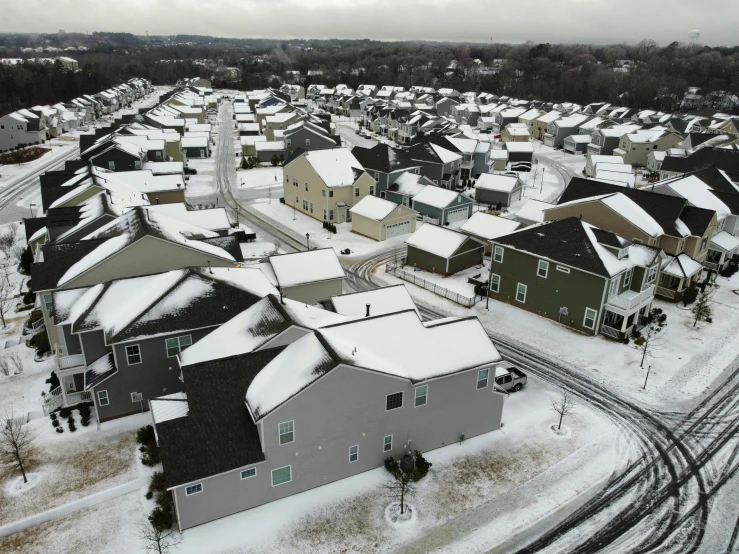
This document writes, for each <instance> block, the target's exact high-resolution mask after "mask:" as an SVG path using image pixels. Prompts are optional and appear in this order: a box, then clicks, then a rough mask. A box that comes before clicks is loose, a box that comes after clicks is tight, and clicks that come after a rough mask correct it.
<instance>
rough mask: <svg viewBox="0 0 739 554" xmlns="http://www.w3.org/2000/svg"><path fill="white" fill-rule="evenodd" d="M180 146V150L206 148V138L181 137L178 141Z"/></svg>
mask: <svg viewBox="0 0 739 554" xmlns="http://www.w3.org/2000/svg"><path fill="white" fill-rule="evenodd" d="M180 144H181V145H182V148H207V147H208V137H193V136H189V137H184V136H183V137H182V138H181V139H180Z"/></svg>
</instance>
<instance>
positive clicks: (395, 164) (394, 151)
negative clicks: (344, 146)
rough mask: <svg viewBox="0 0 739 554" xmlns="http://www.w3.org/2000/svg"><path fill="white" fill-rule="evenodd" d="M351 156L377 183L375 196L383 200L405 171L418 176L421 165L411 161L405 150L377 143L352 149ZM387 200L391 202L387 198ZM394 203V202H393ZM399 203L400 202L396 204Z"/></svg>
mask: <svg viewBox="0 0 739 554" xmlns="http://www.w3.org/2000/svg"><path fill="white" fill-rule="evenodd" d="M352 154H353V155H354V157H355V158H356V159H357V161H358V162H359V163H360V164H362V167H363V168H364V169H365V171H366V172H367V173H369V174H370V176H371V177H372V178H373V179H374V180H375V181H377V185H376V187H375V195H376V196H379V197H380V198H385V197H386V196H385V195H386V193H387V191H388V188H389V187H390V186H391V185H392V184H393V183H394V182H395V181H396V179H398V177H399V176H400V175H401V174H403V173H404V172H406V171H410V172H412V173H417V174H420V170H421V164H420V163H419V162H417V161H414V160H412V159H411V157H410V156H408V154H407V152H406V151H405V150H402V149H400V148H393V147H392V146H390V145H388V144H384V143H378V144H376V145H375V146H373V147H372V148H361V147H359V146H357V147H355V148H354V149H352ZM387 198H388V200H392V198H390V197H389V196H388V197H387ZM393 201H394V202H395V200H393ZM398 203H400V202H398Z"/></svg>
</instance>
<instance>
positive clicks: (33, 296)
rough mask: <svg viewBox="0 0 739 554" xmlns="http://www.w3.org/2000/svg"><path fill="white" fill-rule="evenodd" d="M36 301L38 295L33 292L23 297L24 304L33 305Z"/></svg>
mask: <svg viewBox="0 0 739 554" xmlns="http://www.w3.org/2000/svg"><path fill="white" fill-rule="evenodd" d="M35 301H36V293H35V292H33V291H30V290H29V291H28V292H27V293H25V294H24V295H23V303H24V304H33V303H34V302H35Z"/></svg>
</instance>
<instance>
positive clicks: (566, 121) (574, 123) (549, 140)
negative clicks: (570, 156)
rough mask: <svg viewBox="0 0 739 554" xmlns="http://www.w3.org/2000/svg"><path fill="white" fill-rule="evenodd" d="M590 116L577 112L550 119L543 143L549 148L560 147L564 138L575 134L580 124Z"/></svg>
mask: <svg viewBox="0 0 739 554" xmlns="http://www.w3.org/2000/svg"><path fill="white" fill-rule="evenodd" d="M591 117H592V116H589V115H584V114H579V115H571V116H568V117H563V118H560V119H557V120H555V121H552V122H551V123H549V125H547V132H546V134H545V135H544V144H545V145H546V146H549V147H551V148H562V146H563V145H564V142H565V139H566V138H567V137H569V136H570V135H577V134H578V128H579V127H580V125H582V124H583V123H585V122H586V121H587V120H588V119H590V118H591Z"/></svg>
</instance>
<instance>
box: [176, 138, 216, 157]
mask: <svg viewBox="0 0 739 554" xmlns="http://www.w3.org/2000/svg"><path fill="white" fill-rule="evenodd" d="M180 144H181V145H182V152H183V153H184V154H185V156H186V157H187V158H189V159H193V158H210V141H209V140H208V137H192V136H190V137H188V136H184V137H182V139H181V140H180Z"/></svg>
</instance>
